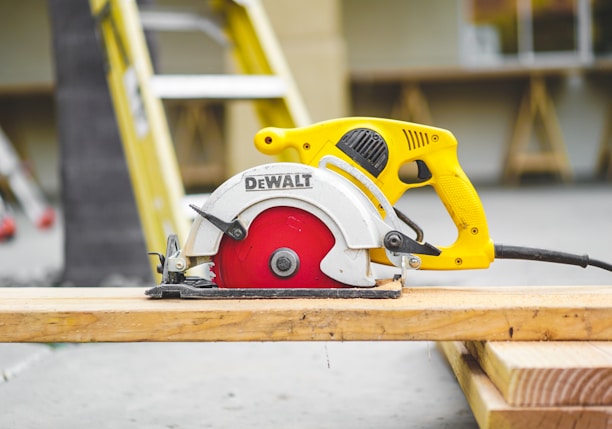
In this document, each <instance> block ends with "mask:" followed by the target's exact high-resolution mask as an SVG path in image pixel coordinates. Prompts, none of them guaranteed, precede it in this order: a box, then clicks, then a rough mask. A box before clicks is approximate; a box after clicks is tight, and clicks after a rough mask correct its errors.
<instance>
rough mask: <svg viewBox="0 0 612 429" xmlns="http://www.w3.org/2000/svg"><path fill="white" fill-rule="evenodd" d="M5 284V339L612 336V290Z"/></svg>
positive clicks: (1, 300) (1, 293) (1, 332)
mask: <svg viewBox="0 0 612 429" xmlns="http://www.w3.org/2000/svg"><path fill="white" fill-rule="evenodd" d="M144 291H145V288H0V341H1V342H108V341H111V342H119V341H128V342H132V341H309V340H316V341H329V340H338V341H359V340H466V341H478V340H516V341H519V340H544V341H552V340H612V318H611V317H610V315H611V314H612V288H610V287H601V286H599V287H533V288H524V287H522V288H507V287H503V288H502V287H496V288H459V287H428V288H409V289H404V290H403V293H402V296H401V297H400V298H397V299H266V300H178V299H173V300H155V299H150V298H147V297H145V295H144Z"/></svg>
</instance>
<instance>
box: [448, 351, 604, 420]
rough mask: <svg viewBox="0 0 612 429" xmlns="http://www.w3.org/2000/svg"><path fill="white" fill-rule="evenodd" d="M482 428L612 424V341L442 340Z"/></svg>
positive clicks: (450, 362) (449, 360) (452, 366)
mask: <svg viewBox="0 0 612 429" xmlns="http://www.w3.org/2000/svg"><path fill="white" fill-rule="evenodd" d="M438 346H439V348H440V349H441V351H442V353H443V354H444V355H445V357H446V359H447V360H448V362H449V364H450V366H451V368H452V370H453V372H454V373H455V376H456V377H457V381H458V382H459V384H460V386H461V388H462V390H463V392H464V394H465V396H466V398H467V400H468V402H469V404H470V407H471V408H472V412H473V413H474V416H475V418H476V421H477V422H478V425H479V426H480V428H481V429H488V428H495V429H504V428H508V429H509V428H517V429H518V428H520V429H528V428H539V429H547V428H555V429H563V428H572V429H578V428H580V429H587V428H588V429H595V428H598V429H599V428H612V342H605V341H601V342H595V341H567V342H559V341H557V342H554V341H553V342H501V341H487V342H459V341H452V342H440V343H438Z"/></svg>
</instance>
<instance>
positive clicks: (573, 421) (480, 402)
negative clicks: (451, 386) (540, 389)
mask: <svg viewBox="0 0 612 429" xmlns="http://www.w3.org/2000/svg"><path fill="white" fill-rule="evenodd" d="M438 346H439V348H440V349H441V351H442V353H444V355H445V357H446V359H447V360H448V362H449V364H450V366H451V368H452V370H453V372H454V373H455V376H456V377H457V381H458V382H459V385H460V386H461V389H462V390H463V393H464V394H465V396H466V399H467V401H468V403H469V404H470V407H471V409H472V412H473V413H474V417H475V418H476V421H477V422H478V425H479V426H480V429H489V428H491V429H531V428H534V429H553V428H554V429H564V428H568V429H569V428H571V429H578V428H580V429H595V428H597V429H601V428H612V407H610V406H588V407H585V406H560V407H516V406H511V405H508V404H507V403H506V402H505V401H504V399H503V397H502V396H501V394H500V393H499V390H497V388H496V387H495V386H494V385H493V383H492V382H491V381H490V380H489V378H488V377H487V375H486V374H485V372H484V371H483V370H482V369H481V368H480V366H479V365H478V362H476V360H475V359H474V358H473V357H472V355H471V354H470V352H469V351H468V350H467V349H466V348H465V346H464V345H463V344H462V343H460V342H456V341H453V342H442V343H439V344H438Z"/></svg>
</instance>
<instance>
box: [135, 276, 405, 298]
mask: <svg viewBox="0 0 612 429" xmlns="http://www.w3.org/2000/svg"><path fill="white" fill-rule="evenodd" d="M145 294H146V295H148V296H150V297H151V298H158V299H159V298H182V299H189V298H197V299H270V298H282V299H291V298H345V299H346V298H368V299H388V298H399V297H400V296H401V295H402V286H401V282H399V281H391V280H386V281H381V282H380V283H379V284H378V285H376V286H374V287H371V288H362V287H346V288H329V289H317V288H283V289H279V288H236V289H229V288H219V287H210V286H208V287H197V286H192V285H190V284H185V283H181V284H161V285H158V286H155V287H153V288H151V289H148V290H147V291H146V292H145Z"/></svg>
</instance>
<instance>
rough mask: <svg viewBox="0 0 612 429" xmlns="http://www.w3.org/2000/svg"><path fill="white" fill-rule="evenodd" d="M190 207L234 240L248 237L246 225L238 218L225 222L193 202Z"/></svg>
mask: <svg viewBox="0 0 612 429" xmlns="http://www.w3.org/2000/svg"><path fill="white" fill-rule="evenodd" d="M189 207H191V208H192V209H193V210H195V212H196V213H197V214H199V215H200V216H202V217H203V218H204V219H206V220H207V221H209V222H210V223H212V224H213V225H214V226H216V227H217V228H219V229H220V230H221V231H222V232H223V233H224V234H226V235H228V236H230V237H231V238H233V239H234V240H236V241H240V240H244V239H245V238H246V236H247V231H246V229H245V228H244V226H242V224H241V223H240V221H239V220H238V219H234V220H233V221H231V222H225V221H222V220H221V219H219V218H218V217H216V216H213V215H211V214H210V213H206V212H205V211H203V210H200V209H199V208H198V207H197V206H195V205H193V204H189Z"/></svg>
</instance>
